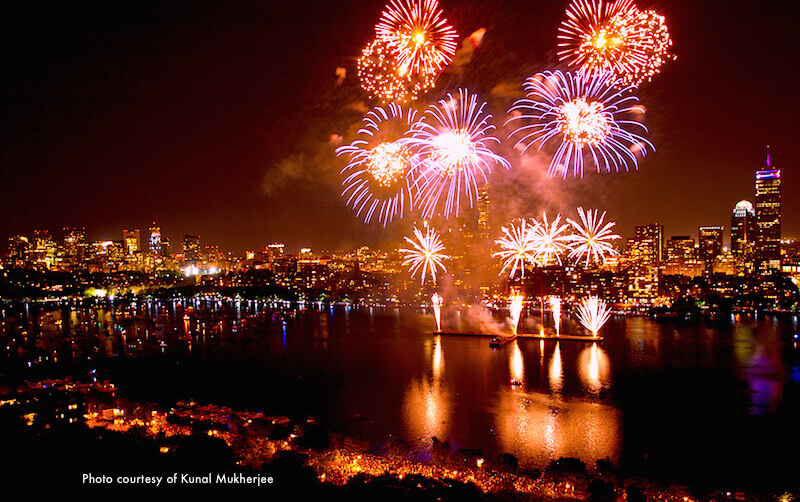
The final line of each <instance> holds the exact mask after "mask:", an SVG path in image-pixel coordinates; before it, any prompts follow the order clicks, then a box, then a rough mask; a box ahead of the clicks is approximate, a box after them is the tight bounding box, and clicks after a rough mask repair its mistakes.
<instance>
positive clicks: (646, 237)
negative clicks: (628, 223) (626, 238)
mask: <svg viewBox="0 0 800 502" xmlns="http://www.w3.org/2000/svg"><path fill="white" fill-rule="evenodd" d="M634 239H635V240H636V241H637V246H638V247H640V248H641V249H643V250H645V253H646V255H647V260H649V261H650V262H651V263H648V264H652V265H656V266H658V265H659V264H660V263H661V261H662V260H663V252H664V251H663V250H664V227H663V225H660V224H658V223H651V224H649V225H644V226H639V227H634Z"/></svg>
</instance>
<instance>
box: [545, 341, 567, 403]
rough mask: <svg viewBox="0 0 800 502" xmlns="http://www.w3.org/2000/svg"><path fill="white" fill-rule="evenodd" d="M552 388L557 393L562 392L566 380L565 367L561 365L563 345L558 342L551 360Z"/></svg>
mask: <svg viewBox="0 0 800 502" xmlns="http://www.w3.org/2000/svg"><path fill="white" fill-rule="evenodd" d="M549 376H550V390H551V391H552V392H553V393H555V394H560V393H561V386H562V384H563V380H564V369H563V368H562V367H561V346H560V345H559V343H558V342H556V350H555V352H554V353H553V359H552V360H551V361H550V374H549Z"/></svg>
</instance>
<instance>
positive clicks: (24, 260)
mask: <svg viewBox="0 0 800 502" xmlns="http://www.w3.org/2000/svg"><path fill="white" fill-rule="evenodd" d="M30 250H31V244H30V242H29V241H28V238H27V237H25V236H24V235H15V236H14V237H10V238H9V239H8V254H6V264H7V265H8V266H9V267H11V268H25V267H27V266H28V265H29V264H30V256H29V253H30Z"/></svg>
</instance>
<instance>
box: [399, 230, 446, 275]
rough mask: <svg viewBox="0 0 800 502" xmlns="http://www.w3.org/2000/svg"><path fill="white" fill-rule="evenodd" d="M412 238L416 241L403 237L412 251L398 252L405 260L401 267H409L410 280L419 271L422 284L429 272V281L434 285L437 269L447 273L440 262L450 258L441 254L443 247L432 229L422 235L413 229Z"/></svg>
mask: <svg viewBox="0 0 800 502" xmlns="http://www.w3.org/2000/svg"><path fill="white" fill-rule="evenodd" d="M414 237H416V241H415V240H412V239H409V238H408V237H405V240H406V241H407V242H408V243H409V244H411V245H412V246H413V249H400V250H399V251H400V252H401V253H402V254H403V255H404V258H405V260H404V261H403V265H410V267H411V277H412V278H414V277H416V275H417V272H420V271H421V272H422V273H421V274H420V281H421V283H423V284H424V283H425V277H426V276H427V275H428V272H430V275H431V280H432V281H433V282H434V283H435V282H436V271H437V269H439V268H441V269H442V272H447V268H445V266H444V263H442V262H443V261H444V260H446V259H448V258H450V257H449V256H447V255H445V254H442V251H444V245H443V244H442V241H441V239H440V238H439V235H438V234H437V233H436V232H435V231H434V230H433V229H431V228H428V229H427V230H426V233H425V234H423V233H422V231H421V230H419V229H417V228H414Z"/></svg>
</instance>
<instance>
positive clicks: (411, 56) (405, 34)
mask: <svg viewBox="0 0 800 502" xmlns="http://www.w3.org/2000/svg"><path fill="white" fill-rule="evenodd" d="M375 30H376V32H377V34H378V38H379V39H381V40H383V41H384V42H385V43H386V44H387V45H388V47H389V49H390V50H391V51H392V54H393V55H394V57H395V60H396V63H397V68H398V73H399V74H400V75H436V74H437V73H438V72H439V71H440V70H441V69H442V68H444V67H445V66H446V65H447V64H449V63H450V61H451V60H452V59H453V55H454V54H455V52H456V42H455V41H456V37H457V36H458V35H457V34H456V31H455V30H454V29H453V27H452V26H450V25H449V24H447V19H445V18H444V17H443V16H442V12H441V11H440V10H439V4H438V2H437V0H404V1H401V0H391V2H390V3H389V6H388V8H387V9H386V10H385V11H384V12H383V15H382V17H381V20H380V22H379V23H378V25H377V26H376V27H375Z"/></svg>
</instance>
